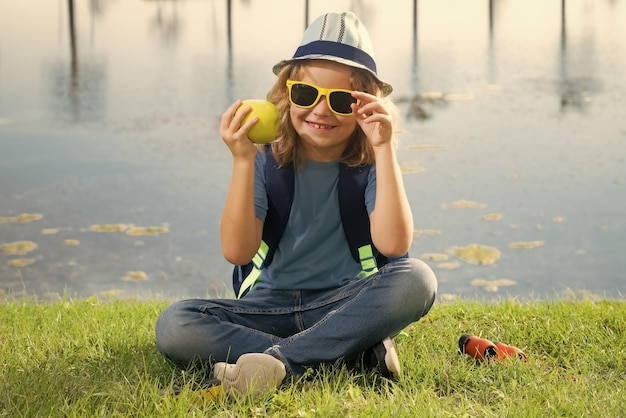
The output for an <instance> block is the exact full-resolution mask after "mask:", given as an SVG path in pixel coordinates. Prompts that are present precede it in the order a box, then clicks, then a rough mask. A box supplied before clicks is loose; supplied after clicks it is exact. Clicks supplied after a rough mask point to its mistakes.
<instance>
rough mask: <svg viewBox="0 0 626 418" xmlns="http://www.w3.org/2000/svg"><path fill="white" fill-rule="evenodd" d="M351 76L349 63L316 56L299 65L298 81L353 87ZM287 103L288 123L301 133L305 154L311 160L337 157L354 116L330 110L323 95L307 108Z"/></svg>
mask: <svg viewBox="0 0 626 418" xmlns="http://www.w3.org/2000/svg"><path fill="white" fill-rule="evenodd" d="M351 77H352V70H351V69H350V67H348V66H345V65H342V64H338V63H335V62H332V61H322V60H318V61H311V63H309V64H307V65H306V66H304V67H302V69H301V73H300V75H299V77H297V81H304V82H307V83H311V84H315V85H317V86H319V87H323V88H330V89H346V90H352V83H351ZM290 106H291V107H290V118H291V123H292V124H293V127H294V128H295V130H296V132H297V133H298V135H299V136H300V141H301V145H302V151H303V153H304V157H305V158H306V159H310V160H314V161H335V160H339V158H340V157H341V155H342V153H343V151H344V150H345V149H346V147H347V145H348V142H349V140H350V137H351V136H352V133H353V132H354V130H355V129H356V125H357V122H356V119H355V117H354V116H353V115H346V116H340V115H337V114H336V113H334V112H332V111H331V110H330V109H329V108H328V104H327V101H326V97H325V96H324V97H321V98H320V99H319V101H318V102H317V103H316V104H315V106H313V107H312V108H309V109H303V108H301V107H298V106H294V105H293V104H291V105H290Z"/></svg>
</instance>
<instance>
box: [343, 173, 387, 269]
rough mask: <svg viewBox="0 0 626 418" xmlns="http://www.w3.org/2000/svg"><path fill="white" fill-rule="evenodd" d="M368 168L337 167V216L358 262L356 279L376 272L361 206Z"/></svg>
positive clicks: (364, 212)
mask: <svg viewBox="0 0 626 418" xmlns="http://www.w3.org/2000/svg"><path fill="white" fill-rule="evenodd" d="M370 168H371V165H370V164H365V165H360V166H355V167H350V166H347V165H345V164H340V165H339V183H338V185H337V188H338V195H339V213H340V214H341V224H342V226H343V232H344V233H345V235H346V239H347V241H348V245H349V247H350V252H351V253H352V257H353V258H354V259H355V260H356V261H358V262H359V263H361V274H360V275H359V278H363V277H367V276H369V275H371V274H374V273H376V272H377V271H378V267H377V263H376V258H375V254H376V253H377V251H376V249H375V248H374V246H373V245H372V236H371V233H370V217H369V214H368V213H367V208H366V206H365V188H366V187H367V179H368V176H369V172H370Z"/></svg>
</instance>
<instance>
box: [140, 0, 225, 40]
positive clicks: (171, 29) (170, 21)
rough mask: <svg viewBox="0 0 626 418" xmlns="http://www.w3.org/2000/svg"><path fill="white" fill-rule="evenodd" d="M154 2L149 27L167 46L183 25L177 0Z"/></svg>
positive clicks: (176, 36) (175, 38)
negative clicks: (154, 11)
mask: <svg viewBox="0 0 626 418" xmlns="http://www.w3.org/2000/svg"><path fill="white" fill-rule="evenodd" d="M154 3H156V4H157V10H156V15H155V16H154V18H153V19H152V22H151V28H152V29H153V30H154V32H156V34H157V35H158V37H159V39H160V40H161V44H162V45H164V46H166V47H168V46H171V45H173V44H176V43H177V42H178V40H179V38H180V35H181V31H182V30H183V27H184V25H183V21H182V19H181V18H180V16H179V15H178V1H177V0H169V1H164V0H157V1H155V2H154ZM164 3H165V5H164ZM228 3H230V1H229V2H228Z"/></svg>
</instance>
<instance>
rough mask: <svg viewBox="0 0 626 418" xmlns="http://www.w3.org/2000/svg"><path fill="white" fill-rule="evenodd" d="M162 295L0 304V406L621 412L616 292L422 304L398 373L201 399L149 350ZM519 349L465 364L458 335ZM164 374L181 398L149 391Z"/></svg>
mask: <svg viewBox="0 0 626 418" xmlns="http://www.w3.org/2000/svg"><path fill="white" fill-rule="evenodd" d="M166 305H167V302H163V301H151V302H133V301H113V302H102V301H99V300H96V299H87V300H78V301H72V300H69V299H65V300H62V301H59V302H54V303H36V302H32V301H31V302H24V301H17V300H14V301H9V302H5V303H3V304H2V305H0V362H1V365H0V370H1V372H0V373H1V376H0V416H10V417H19V416H23V417H38V416H76V417H87V416H90V417H91V416H97V415H101V416H140V417H143V416H145V417H153V416H223V417H241V416H276V417H314V416H320V417H327V416H329V417H345V416H353V417H360V416H363V417H414V416H418V417H419V416H433V417H435V416H436V417H442V416H443V417H445V416H454V417H457V416H471V417H476V416H481V417H483V416H498V417H501V416H528V417H535V416H541V417H552V416H559V417H561V416H566V417H567V416H572V417H573V416H576V417H582V416H589V417H600V416H602V417H607V416H609V417H610V416H612V417H619V416H626V393H625V389H624V388H626V302H624V301H595V302H592V301H568V300H558V301H531V302H524V303H522V302H515V301H500V302H494V303H479V302H475V301H456V302H452V303H439V304H436V305H435V307H434V308H433V310H432V311H431V313H430V314H429V315H428V316H427V317H426V318H424V320H423V321H421V322H419V323H416V324H413V325H412V326H411V327H409V328H408V329H407V331H408V332H409V337H408V338H405V339H402V340H400V341H398V351H399V355H400V359H401V361H402V364H403V368H404V374H403V377H402V379H401V380H400V381H399V382H397V383H390V382H387V381H384V380H381V379H379V378H378V377H377V376H376V375H375V374H373V373H368V374H361V373H357V372H349V371H347V370H346V369H345V368H339V367H337V368H328V369H324V370H321V371H318V372H314V373H310V375H307V376H305V378H301V379H298V380H296V381H294V382H293V383H291V384H289V385H287V386H286V387H285V388H283V389H281V390H279V391H276V392H274V393H268V394H267V395H266V396H264V397H262V398H260V399H256V400H252V399H249V398H243V399H238V400H228V399H222V400H218V401H216V402H211V401H206V400H203V398H201V397H200V396H198V393H197V392H194V391H193V390H191V386H192V384H193V382H194V381H198V380H200V379H202V378H203V377H204V374H203V373H202V372H201V371H200V372H195V373H189V372H186V373H185V372H181V371H180V370H177V369H175V368H173V367H172V366H170V365H169V364H168V363H167V362H166V361H165V360H164V359H163V358H162V357H161V356H160V355H159V354H158V353H157V351H156V348H155V344H154V322H155V320H156V318H157V316H158V314H159V312H160V311H161V310H162V309H163V308H164V307H165V306H166ZM465 332H469V333H475V334H479V335H481V336H484V337H487V338H490V339H492V340H498V341H503V342H506V343H509V344H512V345H516V346H518V347H520V348H522V349H523V350H524V351H525V352H526V354H528V361H527V362H521V361H518V360H509V361H500V362H493V363H491V364H477V363H475V362H474V361H472V360H471V359H469V357H467V356H460V355H459V354H458V352H457V340H458V338H459V336H460V335H461V334H462V333H465ZM172 385H178V386H182V388H183V390H182V393H181V395H179V396H178V397H174V396H171V395H163V394H162V390H163V389H165V390H166V392H167V391H168V390H171V388H172Z"/></svg>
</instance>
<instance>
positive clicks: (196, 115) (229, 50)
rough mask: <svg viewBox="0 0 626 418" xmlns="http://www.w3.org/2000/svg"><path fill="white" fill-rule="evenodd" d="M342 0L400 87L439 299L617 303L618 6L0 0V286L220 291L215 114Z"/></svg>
mask: <svg viewBox="0 0 626 418" xmlns="http://www.w3.org/2000/svg"><path fill="white" fill-rule="evenodd" d="M229 5H230V7H229ZM390 5H392V6H390ZM415 7H416V8H415ZM346 9H351V10H354V11H355V12H357V14H358V15H359V16H360V18H361V19H362V20H363V21H364V22H365V24H366V25H367V27H368V29H369V30H370V34H371V36H372V38H373V42H374V47H375V49H376V51H377V61H378V63H379V72H380V74H381V76H382V77H383V78H384V79H386V80H387V81H389V82H390V83H391V84H393V85H394V88H395V90H394V94H393V95H392V99H393V100H394V102H396V104H397V105H398V107H399V109H400V111H401V115H402V117H401V123H402V127H403V128H404V130H405V131H406V132H405V133H404V134H403V135H402V138H401V145H400V148H399V151H398V152H399V159H400V162H401V164H402V167H403V172H404V178H405V185H406V189H407V192H408V195H409V199H410V202H411V205H412V208H413V215H414V219H415V226H416V229H417V230H416V237H415V240H414V243H413V246H412V248H411V255H413V256H416V257H421V258H423V259H425V260H426V261H427V262H428V263H429V264H430V265H431V266H432V267H433V269H434V270H435V272H436V273H437V275H438V277H439V280H440V294H441V295H442V297H443V298H444V299H449V298H454V297H478V298H500V297H506V296H513V297H519V298H528V297H537V298H551V297H560V296H562V295H563V294H574V295H578V296H580V295H583V296H586V295H598V296H602V297H610V298H622V297H623V294H624V292H625V291H626V257H624V255H623V251H624V249H625V248H626V226H625V223H624V219H625V218H626V216H625V214H626V169H625V163H626V161H625V160H626V120H625V117H624V115H625V114H626V77H625V76H624V74H626V25H625V24H624V23H625V22H626V4H625V2H623V1H619V0H613V1H611V0H607V1H601V0H595V1H593V0H581V1H565V0H564V1H551V2H548V1H545V0H508V1H504V0H503V1H498V0H493V1H488V0H481V1H479V0H464V1H459V0H420V1H419V2H413V1H408V0H407V1H402V0H397V1H393V2H380V1H374V0H371V1H365V0H363V1H356V0H355V1H331V0H326V1H321V0H320V1H315V0H312V1H302V2H299V1H288V0H247V1H245V0H241V1H211V0H205V1H201V0H196V1H193V0H187V1H139V0H124V1H115V0H110V1H107V0H91V1H76V2H75V5H74V7H73V8H72V7H71V2H69V1H67V0H46V1H40V0H20V1H15V0H13V1H11V0H0V245H3V247H2V251H0V294H3V295H5V296H7V295H8V296H10V297H14V296H21V295H37V297H39V298H41V299H47V298H53V297H56V296H55V295H59V294H61V295H62V294H64V293H65V294H67V295H69V296H90V295H96V296H101V297H146V296H147V297H168V298H177V297H187V296H200V297H203V296H206V295H215V294H219V295H228V294H229V292H230V271H231V267H230V266H229V265H228V264H227V263H226V262H225V261H224V260H223V258H222V256H221V252H220V248H219V242H218V223H219V217H220V212H221V208H222V205H223V202H224V198H225V193H226V187H227V184H228V180H229V177H230V170H231V162H230V154H229V152H228V150H227V148H226V147H225V146H224V145H223V143H222V141H221V139H220V138H219V134H218V121H219V118H220V115H221V113H222V112H223V111H224V110H225V109H226V108H227V107H228V105H229V104H230V103H231V102H233V101H234V100H235V99H237V98H242V99H244V98H263V97H264V96H265V93H266V92H267V90H268V89H269V88H270V87H271V85H272V84H273V82H274V80H275V76H274V75H273V74H272V72H271V67H272V65H273V64H274V63H275V62H277V61H279V60H281V59H283V58H287V57H290V56H291V54H292V53H293V51H294V50H295V48H296V47H297V45H298V43H299V40H300V37H301V35H302V31H303V30H304V27H305V22H306V21H307V20H308V21H311V20H312V19H314V18H315V17H317V16H318V15H319V14H321V13H324V12H325V11H331V10H332V11H334V10H346ZM70 10H73V19H72V18H70V16H71V15H72V14H70ZM20 215H21V216H20ZM107 229H108V230H113V231H109V232H103V231H104V230H107ZM22 241H25V242H26V243H25V244H23V245H21V246H20V244H16V243H19V242H22ZM473 248H474V249H476V248H477V249H479V250H482V252H481V253H480V254H479V255H478V258H477V259H476V258H475V257H474V258H472V257H468V256H467V255H466V253H468V252H471V251H470V250H472V249H473ZM20 252H21V253H22V254H20ZM476 262H482V263H483V264H475V263H476Z"/></svg>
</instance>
